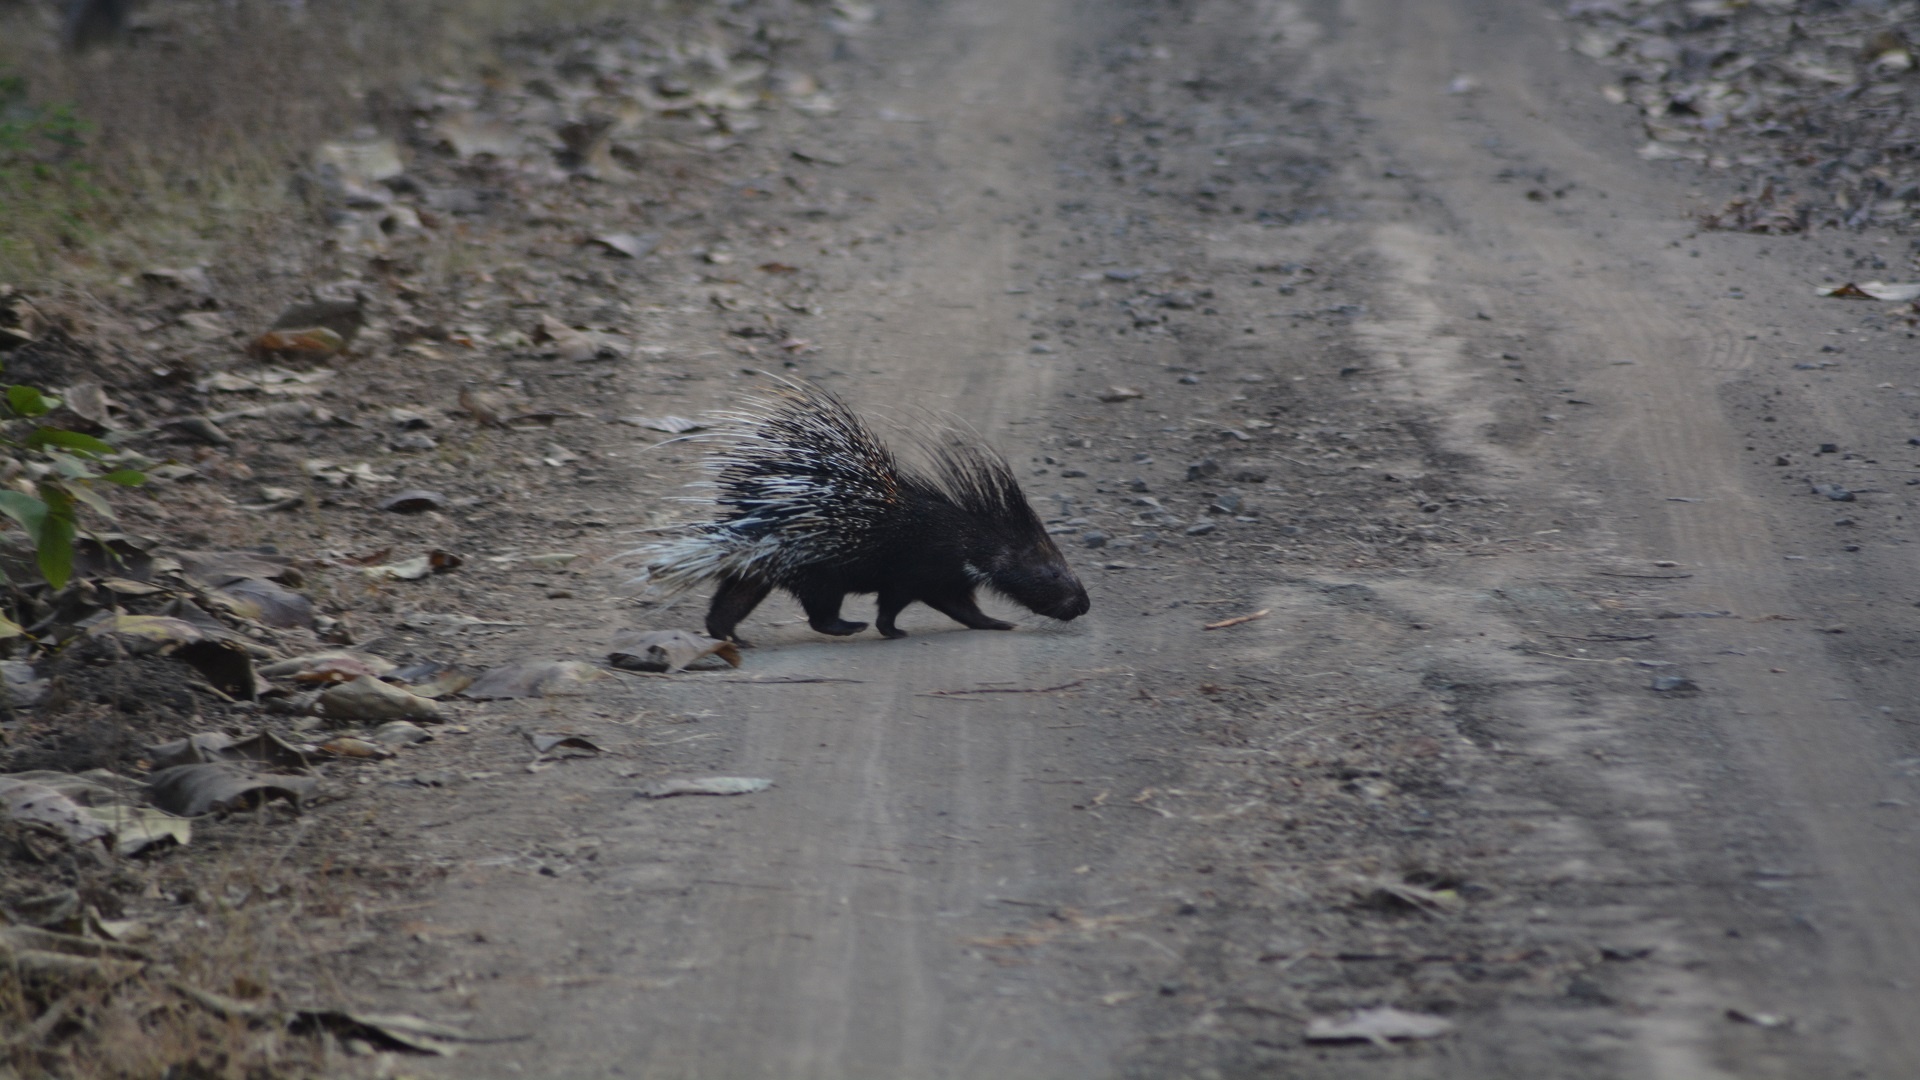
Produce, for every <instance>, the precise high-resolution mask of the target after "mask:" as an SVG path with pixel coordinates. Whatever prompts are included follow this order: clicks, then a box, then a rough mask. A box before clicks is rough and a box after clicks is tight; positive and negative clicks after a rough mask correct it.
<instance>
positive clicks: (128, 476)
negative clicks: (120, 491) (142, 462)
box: [98, 469, 147, 487]
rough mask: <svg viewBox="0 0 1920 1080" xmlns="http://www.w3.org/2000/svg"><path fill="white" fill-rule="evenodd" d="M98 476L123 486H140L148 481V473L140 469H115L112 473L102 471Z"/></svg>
mask: <svg viewBox="0 0 1920 1080" xmlns="http://www.w3.org/2000/svg"><path fill="white" fill-rule="evenodd" d="M98 478H99V479H101V480H105V481H106V482H107V483H109V484H119V485H120V486H121V487H139V486H140V485H141V484H144V483H146V482H147V474H146V473H143V472H141V471H140V470H139V469H115V470H113V471H112V472H110V473H101V474H100V476H99V477H98Z"/></svg>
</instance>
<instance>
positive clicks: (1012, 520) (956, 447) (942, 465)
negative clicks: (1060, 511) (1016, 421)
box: [928, 433, 1044, 535]
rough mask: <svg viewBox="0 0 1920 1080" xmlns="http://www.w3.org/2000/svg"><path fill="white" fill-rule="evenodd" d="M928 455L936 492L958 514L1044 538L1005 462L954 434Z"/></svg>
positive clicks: (1037, 521) (1018, 484)
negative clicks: (969, 515) (939, 491)
mask: <svg viewBox="0 0 1920 1080" xmlns="http://www.w3.org/2000/svg"><path fill="white" fill-rule="evenodd" d="M928 454H929V456H930V457H931V459H932V464H933V472H934V477H935V479H936V480H937V481H938V483H939V485H940V489H941V490H942V491H943V492H945V493H946V495H947V497H948V498H951V499H952V500H953V501H954V503H955V505H957V506H959V507H960V508H961V509H962V510H965V511H967V513H969V514H971V515H972V516H974V517H975V518H978V519H980V520H982V521H987V522H994V523H1003V524H1005V525H1006V526H1008V527H1010V528H1009V531H1011V532H1014V533H1016V534H1020V535H1026V534H1028V533H1029V532H1031V533H1039V534H1044V530H1043V528H1042V526H1041V524H1040V518H1039V516H1038V515H1036V514H1035V513H1034V512H1033V507H1032V506H1031V505H1029V504H1028V502H1027V496H1026V493H1025V492H1023V491H1021V490H1020V481H1019V480H1017V479H1015V478H1014V475H1013V466H1012V465H1009V464H1008V463H1007V459H1006V458H1004V457H1001V456H1000V455H999V454H998V453H996V452H995V451H993V450H990V449H988V448H986V447H984V446H981V445H980V444H978V443H975V442H972V441H970V440H968V439H965V438H962V437H961V436H960V435H959V434H958V433H955V434H952V435H949V436H948V438H947V439H946V440H945V441H943V442H941V443H939V444H937V445H935V446H932V447H929V448H928Z"/></svg>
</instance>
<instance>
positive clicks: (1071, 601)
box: [993, 550, 1093, 622]
mask: <svg viewBox="0 0 1920 1080" xmlns="http://www.w3.org/2000/svg"><path fill="white" fill-rule="evenodd" d="M993 587H994V588H995V589H998V590H999V591H1000V592H1003V593H1005V594H1006V595H1007V596H1008V597H1009V598H1011V599H1013V600H1016V601H1018V602H1019V603H1021V604H1023V605H1025V606H1026V608H1027V610H1029V611H1031V612H1033V613H1034V614H1036V615H1045V616H1046V617H1047V618H1049V619H1059V620H1060V621H1061V622H1066V621H1068V620H1070V619H1077V618H1079V617H1080V616H1082V615H1085V614H1086V613H1087V609H1088V608H1090V607H1092V606H1093V602H1092V601H1091V600H1089V599H1088V598H1087V588H1086V586H1084V585H1082V584H1080V579H1079V578H1078V577H1076V576H1074V573H1073V571H1072V570H1071V569H1070V568H1068V566H1067V562H1066V560H1065V559H1063V558H1061V557H1060V553H1059V552H1058V551H1057V550H1056V551H1051V552H1047V551H1039V552H1032V553H1029V554H1027V555H1025V556H1024V557H1015V558H1013V559H1010V560H1008V561H1007V562H1006V563H1004V564H1003V565H1002V566H1000V567H998V568H997V569H996V571H995V573H994V574H993Z"/></svg>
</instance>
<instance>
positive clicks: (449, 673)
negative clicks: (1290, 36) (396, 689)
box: [387, 661, 473, 698]
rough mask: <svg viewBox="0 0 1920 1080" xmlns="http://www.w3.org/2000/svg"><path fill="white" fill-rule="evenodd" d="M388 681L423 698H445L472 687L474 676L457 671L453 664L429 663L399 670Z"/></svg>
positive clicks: (391, 674) (390, 675)
mask: <svg viewBox="0 0 1920 1080" xmlns="http://www.w3.org/2000/svg"><path fill="white" fill-rule="evenodd" d="M387 681H388V682H391V683H394V684H396V685H398V686H404V687H406V688H407V691H408V692H409V693H412V694H416V695H418V696H420V697H423V698H443V697H450V696H452V695H454V694H457V693H459V692H460V691H462V690H465V689H466V688H467V687H469V686H472V685H473V676H471V675H468V674H466V673H465V672H463V671H458V670H455V669H454V667H453V665H451V664H443V663H440V662H439V661H427V662H424V663H419V664H411V665H408V666H407V667H404V668H398V669H396V670H394V671H392V672H390V673H388V675H387Z"/></svg>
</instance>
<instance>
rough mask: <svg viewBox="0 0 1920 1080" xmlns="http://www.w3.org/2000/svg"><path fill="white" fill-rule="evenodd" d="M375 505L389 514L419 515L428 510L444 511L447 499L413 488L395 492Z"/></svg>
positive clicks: (431, 492)
mask: <svg viewBox="0 0 1920 1080" xmlns="http://www.w3.org/2000/svg"><path fill="white" fill-rule="evenodd" d="M374 505H375V506H377V507H378V508H379V509H381V510H385V511H387V512H389V513H394V514H418V513H421V512H423V511H426V510H440V509H444V508H445V507H446V505H447V497H446V496H445V495H442V494H440V493H439V492H437V491H424V490H421V489H418V488H413V489H409V490H407V491H400V492H395V493H394V494H392V495H389V496H387V497H386V498H384V499H381V500H380V501H379V502H378V503H375V504H374Z"/></svg>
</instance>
